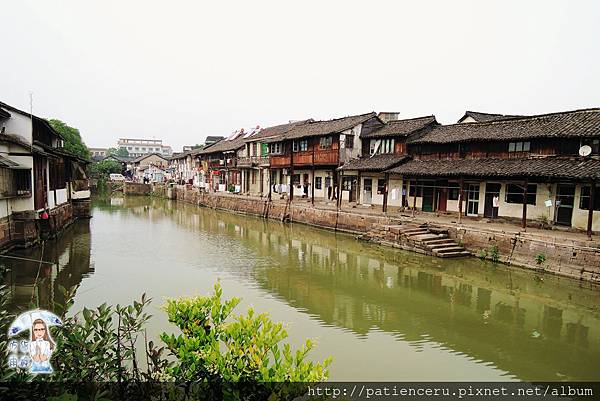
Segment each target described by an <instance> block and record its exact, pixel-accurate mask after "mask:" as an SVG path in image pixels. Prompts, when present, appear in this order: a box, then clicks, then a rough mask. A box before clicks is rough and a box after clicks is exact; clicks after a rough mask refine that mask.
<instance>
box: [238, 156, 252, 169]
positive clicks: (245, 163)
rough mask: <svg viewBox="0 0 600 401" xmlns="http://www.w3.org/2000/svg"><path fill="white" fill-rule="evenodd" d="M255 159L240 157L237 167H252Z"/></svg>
mask: <svg viewBox="0 0 600 401" xmlns="http://www.w3.org/2000/svg"><path fill="white" fill-rule="evenodd" d="M253 159H254V158H253V157H247V156H246V157H238V159H237V165H238V166H239V167H252V165H253V164H254V163H253V161H254V160H253Z"/></svg>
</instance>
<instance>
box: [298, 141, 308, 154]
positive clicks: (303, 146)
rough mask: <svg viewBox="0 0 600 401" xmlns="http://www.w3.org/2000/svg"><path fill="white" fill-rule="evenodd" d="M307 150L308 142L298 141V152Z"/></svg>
mask: <svg viewBox="0 0 600 401" xmlns="http://www.w3.org/2000/svg"><path fill="white" fill-rule="evenodd" d="M307 150H308V140H306V139H303V140H301V141H300V152H306V151H307Z"/></svg>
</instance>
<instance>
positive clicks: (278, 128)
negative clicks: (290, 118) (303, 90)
mask: <svg viewBox="0 0 600 401" xmlns="http://www.w3.org/2000/svg"><path fill="white" fill-rule="evenodd" d="M313 121H314V120H313V119H312V118H309V119H307V120H300V121H294V122H290V123H287V124H280V125H274V126H272V127H266V128H263V129H261V130H260V131H259V132H258V133H257V134H255V135H252V136H251V137H250V138H247V139H246V141H247V142H250V141H255V140H258V139H263V138H276V137H278V136H281V135H284V134H286V133H287V132H289V131H290V130H291V129H292V128H294V127H297V126H299V125H303V124H307V123H310V122H313Z"/></svg>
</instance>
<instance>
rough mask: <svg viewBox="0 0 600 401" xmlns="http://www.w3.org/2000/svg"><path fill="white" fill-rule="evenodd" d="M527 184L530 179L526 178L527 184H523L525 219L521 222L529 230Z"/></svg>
mask: <svg viewBox="0 0 600 401" xmlns="http://www.w3.org/2000/svg"><path fill="white" fill-rule="evenodd" d="M527 185H528V181H527V180H525V184H524V185H523V221H522V222H521V227H523V229H524V230H527Z"/></svg>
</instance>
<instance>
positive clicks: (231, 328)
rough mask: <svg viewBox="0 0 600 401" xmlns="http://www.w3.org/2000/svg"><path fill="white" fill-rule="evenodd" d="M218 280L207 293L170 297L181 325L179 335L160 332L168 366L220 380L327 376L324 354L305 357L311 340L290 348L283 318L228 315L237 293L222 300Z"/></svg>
mask: <svg viewBox="0 0 600 401" xmlns="http://www.w3.org/2000/svg"><path fill="white" fill-rule="evenodd" d="M221 296H222V290H221V287H220V285H219V284H217V285H215V293H214V294H213V295H212V296H208V297H197V298H189V299H174V300H169V301H168V303H167V307H166V309H167V313H168V316H169V321H171V322H173V323H175V324H176V325H177V327H179V329H180V330H181V331H182V334H180V335H179V336H174V335H173V334H171V335H168V334H165V333H163V335H162V336H161V339H162V340H163V342H164V343H165V344H166V345H167V347H168V349H169V350H170V351H171V353H173V355H175V356H176V357H177V363H176V364H175V365H174V366H173V367H170V368H169V369H167V372H168V373H169V375H171V376H172V377H175V378H178V379H183V380H197V379H199V378H200V379H203V378H207V379H210V380H217V381H224V382H239V381H255V382H273V381H276V382H319V381H323V380H326V379H327V376H328V372H327V366H328V365H329V363H330V362H331V361H330V360H329V359H328V360H326V361H325V362H324V363H323V364H320V363H313V362H309V361H306V356H307V354H308V352H309V351H310V350H311V349H312V347H313V344H312V342H311V341H310V340H307V341H306V344H305V345H304V346H303V347H302V348H301V349H299V350H297V351H295V352H292V350H291V347H290V345H289V344H285V345H283V346H280V343H281V341H283V340H284V339H286V338H287V336H288V334H287V331H286V329H285V327H284V325H283V324H282V323H275V322H273V321H271V319H270V318H269V317H268V316H267V314H264V313H263V314H258V315H257V314H255V313H254V310H252V309H250V310H248V312H247V314H246V315H239V316H235V317H233V319H232V321H228V319H229V317H230V315H231V312H232V311H233V309H234V308H235V307H236V306H237V305H238V304H239V302H240V300H239V299H238V298H233V299H230V300H226V301H223V300H222V299H221Z"/></svg>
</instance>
